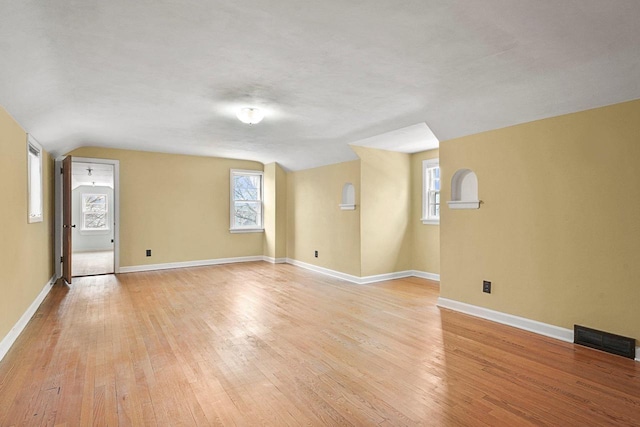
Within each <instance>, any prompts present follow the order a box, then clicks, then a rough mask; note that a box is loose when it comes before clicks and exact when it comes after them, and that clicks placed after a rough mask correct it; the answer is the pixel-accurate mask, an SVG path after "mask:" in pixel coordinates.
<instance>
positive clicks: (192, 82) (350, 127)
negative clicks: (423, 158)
mask: <svg viewBox="0 0 640 427" xmlns="http://www.w3.org/2000/svg"><path fill="white" fill-rule="evenodd" d="M0 5H1V6H0V7H1V10H0V104H2V105H3V106H4V107H5V108H6V109H7V110H8V111H9V112H10V113H11V114H12V115H13V116H14V117H15V118H16V120H17V121H18V122H19V123H20V124H21V125H22V126H23V127H25V129H26V130H27V131H28V132H30V133H32V134H33V135H34V136H35V137H36V139H37V140H39V141H40V143H41V144H42V145H43V146H44V147H45V148H46V149H47V150H49V151H50V152H52V153H53V154H54V155H58V154H62V153H65V152H67V151H68V150H71V149H73V148H75V147H79V146H86V145H91V146H107V147H117V148H128V149H138V150H153V151H163V152H172V153H188V154H198V155H211V156H223V157H233V158H245V159H253V160H258V161H261V162H265V163H268V162H273V161H277V162H279V163H281V164H283V165H284V166H285V167H286V168H288V169H292V170H297V169H304V168H309V167H313V166H319V165H323V164H330V163H335V162H339V161H345V160H351V159H355V158H356V156H355V154H354V153H353V152H352V150H351V149H350V148H349V143H352V142H356V141H360V140H363V139H367V138H370V137H374V136H377V135H381V134H385V133H387V132H392V131H396V130H399V129H403V128H406V127H408V126H413V125H416V124H420V123H428V125H429V127H430V128H431V129H432V130H433V133H434V134H435V136H436V137H437V138H438V139H439V140H440V141H444V140H447V139H451V138H455V137H459V136H464V135H468V134H473V133H477V132H480V131H484V130H489V129H495V128H500V127H504V126H509V125H513V124H517V123H522V122H526V121H531V120H536V119H540V118H544V117H550V116H555V115H559V114H563V113H568V112H573V111H578V110H584V109H588V108H592V107H597V106H602V105H608V104H612V103H617V102H621V101H625V100H631V99H637V98H640V42H639V40H640V24H639V22H640V2H638V1H637V0H608V1H602V0H563V1H558V0H520V1H517V2H515V1H507V0H485V1H471V0H466V1H462V0H453V1H452V0H405V1H388V0H384V1H383V0H369V1H363V0H351V1H347V0H324V1H318V2H300V1H294V0H278V1H265V0H245V1H242V2H238V1H229V0H215V1H214V0H209V1H205V0H183V1H180V2H176V1H167V0H155V1H151V0H142V1H136V2H132V1H129V0H111V1H96V0H56V1H41V0H20V1H15V0H0ZM241 106H258V107H260V108H263V109H264V110H265V111H266V117H265V119H264V121H263V122H262V123H260V124H257V125H251V126H249V125H245V124H243V123H241V122H240V121H238V120H237V119H236V117H235V109H236V108H239V107H241ZM385 147H387V148H394V147H393V141H391V145H390V143H389V142H386V143H385Z"/></svg>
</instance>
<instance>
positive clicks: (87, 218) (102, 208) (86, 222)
mask: <svg viewBox="0 0 640 427" xmlns="http://www.w3.org/2000/svg"><path fill="white" fill-rule="evenodd" d="M108 213H109V199H108V198H107V195H106V194H83V195H82V229H83V230H90V231H95V230H108V229H109V221H108V218H107V216H108Z"/></svg>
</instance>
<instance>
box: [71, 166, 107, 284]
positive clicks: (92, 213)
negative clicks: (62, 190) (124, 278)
mask: <svg viewBox="0 0 640 427" xmlns="http://www.w3.org/2000/svg"><path fill="white" fill-rule="evenodd" d="M71 165H72V166H71V209H72V212H71V218H72V220H71V221H72V223H73V226H72V227H73V229H72V231H71V233H72V235H71V239H72V242H73V245H72V257H73V262H72V264H71V275H72V277H80V276H96V275H101V274H112V273H114V272H115V268H114V267H115V266H114V262H115V257H114V229H113V228H114V227H113V224H114V221H113V206H114V203H113V201H114V197H113V187H114V171H113V165H111V164H106V163H88V162H84V161H78V160H75V159H73V161H72V163H71Z"/></svg>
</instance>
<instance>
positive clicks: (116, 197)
mask: <svg viewBox="0 0 640 427" xmlns="http://www.w3.org/2000/svg"><path fill="white" fill-rule="evenodd" d="M65 157H67V156H60V157H58V158H57V159H56V161H55V171H54V174H55V180H54V181H55V227H54V228H55V258H54V259H55V261H56V262H55V266H56V278H60V277H62V264H61V263H60V262H59V261H60V257H61V256H62V174H61V173H60V170H61V169H62V160H63V159H64V158H65ZM72 161H73V162H79V163H99V164H105V165H113V204H114V207H113V210H114V215H113V221H114V223H115V224H114V226H113V261H114V265H113V268H114V272H115V273H120V161H119V160H114V159H96V158H91V157H76V156H73V160H72Z"/></svg>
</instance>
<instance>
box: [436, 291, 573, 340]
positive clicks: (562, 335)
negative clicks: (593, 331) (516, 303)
mask: <svg viewBox="0 0 640 427" xmlns="http://www.w3.org/2000/svg"><path fill="white" fill-rule="evenodd" d="M436 305H437V306H438V307H442V308H448V309H449V310H454V311H459V312H461V313H465V314H469V315H471V316H475V317H480V318H482V319H486V320H491V321H493V322H497V323H502V324H503V325H508V326H513V327H514V328H518V329H523V330H525V331H529V332H533V333H536V334H539V335H544V336H546V337H550V338H555V339H557V340H560V341H565V342H571V343H572V342H573V331H572V330H571V329H566V328H561V327H559V326H554V325H549V324H548V323H542V322H538V321H537V320H531V319H527V318H525V317H519V316H514V315H512V314H507V313H502V312H500V311H495V310H490V309H488V308H484V307H479V306H477V305H471V304H467V303H464V302H459V301H455V300H452V299H448V298H442V297H440V298H438V302H437V304H436Z"/></svg>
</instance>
